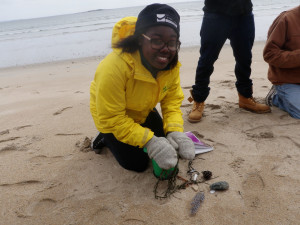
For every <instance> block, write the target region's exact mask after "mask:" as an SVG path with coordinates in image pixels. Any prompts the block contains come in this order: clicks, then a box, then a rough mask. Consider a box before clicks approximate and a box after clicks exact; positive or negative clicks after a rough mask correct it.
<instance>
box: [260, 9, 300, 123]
mask: <svg viewBox="0 0 300 225" xmlns="http://www.w3.org/2000/svg"><path fill="white" fill-rule="evenodd" d="M263 56H264V59H265V61H266V62H267V63H268V64H269V71H268V79H269V80H270V81H271V82H272V84H273V86H272V88H271V90H270V92H269V94H268V95H267V97H266V102H267V104H268V105H270V106H272V105H274V106H277V107H278V108H280V109H282V110H284V111H286V112H288V113H289V114H290V116H292V117H294V118H297V119H300V6H298V7H296V8H293V9H291V10H288V11H285V12H282V13H281V14H280V15H279V16H278V17H277V18H276V19H275V20H274V22H273V24H272V25H271V27H270V29H269V31H268V39H267V42H266V45H265V48H264V52H263Z"/></svg>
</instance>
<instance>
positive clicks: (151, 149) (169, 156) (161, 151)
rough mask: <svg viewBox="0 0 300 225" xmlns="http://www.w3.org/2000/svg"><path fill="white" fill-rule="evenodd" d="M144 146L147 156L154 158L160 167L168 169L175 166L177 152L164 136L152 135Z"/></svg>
mask: <svg viewBox="0 0 300 225" xmlns="http://www.w3.org/2000/svg"><path fill="white" fill-rule="evenodd" d="M145 147H146V148H147V152H148V155H149V157H150V158H151V159H154V160H155V162H156V163H157V164H158V166H159V167H160V168H162V169H165V170H168V169H171V168H173V167H175V166H176V164H177V162H178V157H177V152H176V150H175V149H174V148H173V146H172V145H171V144H170V143H169V141H168V140H167V139H166V138H164V137H156V136H153V137H152V138H151V139H150V140H149V141H148V142H147V144H146V145H145Z"/></svg>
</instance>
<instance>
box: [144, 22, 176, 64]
mask: <svg viewBox="0 0 300 225" xmlns="http://www.w3.org/2000/svg"><path fill="white" fill-rule="evenodd" d="M144 35H146V36H147V37H149V38H150V39H151V40H149V39H148V38H147V37H145V36H143V35H142V37H141V38H142V39H141V42H140V44H141V47H142V52H143V55H144V58H145V59H146V60H147V62H148V63H149V64H150V65H151V66H152V67H154V68H156V69H160V70H161V69H164V68H166V66H167V65H168V64H169V63H170V62H171V61H172V60H173V59H174V56H175V54H176V50H175V51H170V50H169V49H168V46H167V45H166V43H170V44H171V43H174V42H176V41H177V34H176V32H175V31H174V30H173V29H172V28H171V27H168V26H155V27H150V28H149V29H148V30H147V31H146V32H145V33H144ZM161 41H162V42H164V44H163V45H164V46H163V48H161V49H160V50H159V49H154V48H157V47H155V46H157V45H155V44H154V43H157V42H158V43H159V42H161ZM151 42H152V44H151ZM153 47H154V48H153ZM169 47H170V45H169Z"/></svg>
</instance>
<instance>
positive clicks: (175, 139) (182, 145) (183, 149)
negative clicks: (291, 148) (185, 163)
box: [167, 131, 195, 160]
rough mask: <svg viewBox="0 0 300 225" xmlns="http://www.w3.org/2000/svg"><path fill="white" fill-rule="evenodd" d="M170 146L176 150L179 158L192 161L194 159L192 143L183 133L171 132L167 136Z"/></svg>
mask: <svg viewBox="0 0 300 225" xmlns="http://www.w3.org/2000/svg"><path fill="white" fill-rule="evenodd" d="M167 139H168V141H169V142H170V144H171V145H172V146H173V147H174V148H175V149H176V150H178V153H179V155H180V157H181V158H184V159H188V160H192V159H194V158H195V145H194V142H193V141H192V140H191V139H190V138H189V137H188V136H186V134H185V133H183V132H177V131H174V132H171V133H169V134H168V135H167Z"/></svg>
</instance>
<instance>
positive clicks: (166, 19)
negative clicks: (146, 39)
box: [156, 14, 177, 28]
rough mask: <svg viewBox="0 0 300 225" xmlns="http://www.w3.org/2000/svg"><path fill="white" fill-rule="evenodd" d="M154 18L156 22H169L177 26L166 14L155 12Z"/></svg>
mask: <svg viewBox="0 0 300 225" xmlns="http://www.w3.org/2000/svg"><path fill="white" fill-rule="evenodd" d="M156 19H157V20H156V22H158V23H170V24H172V25H173V26H174V27H176V28H177V24H176V23H175V22H174V20H173V19H172V18H171V17H170V16H168V15H166V14H156Z"/></svg>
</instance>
